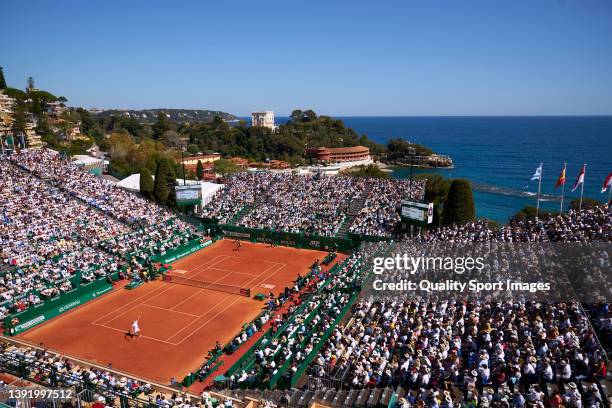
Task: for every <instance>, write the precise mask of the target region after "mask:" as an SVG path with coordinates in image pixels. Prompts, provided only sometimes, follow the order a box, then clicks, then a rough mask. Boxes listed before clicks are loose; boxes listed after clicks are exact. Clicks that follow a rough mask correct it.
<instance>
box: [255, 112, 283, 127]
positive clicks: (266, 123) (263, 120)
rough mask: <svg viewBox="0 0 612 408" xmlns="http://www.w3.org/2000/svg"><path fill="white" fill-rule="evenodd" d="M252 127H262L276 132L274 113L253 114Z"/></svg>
mask: <svg viewBox="0 0 612 408" xmlns="http://www.w3.org/2000/svg"><path fill="white" fill-rule="evenodd" d="M251 126H262V127H267V128H268V129H270V130H272V131H274V130H276V128H277V126H276V124H275V123H274V111H263V112H253V113H252V114H251Z"/></svg>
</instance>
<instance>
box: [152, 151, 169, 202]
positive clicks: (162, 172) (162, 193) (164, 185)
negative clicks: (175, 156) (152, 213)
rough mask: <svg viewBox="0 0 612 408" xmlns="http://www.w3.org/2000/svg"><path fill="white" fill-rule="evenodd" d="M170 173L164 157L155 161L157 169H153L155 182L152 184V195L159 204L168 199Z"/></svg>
mask: <svg viewBox="0 0 612 408" xmlns="http://www.w3.org/2000/svg"><path fill="white" fill-rule="evenodd" d="M169 173H170V167H169V166H168V161H167V160H166V159H161V160H160V161H159V163H157V170H156V171H155V183H154V185H153V197H154V199H155V201H156V202H157V203H159V204H166V201H167V200H168V192H169V191H168V176H169Z"/></svg>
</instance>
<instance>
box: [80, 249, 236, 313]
mask: <svg viewBox="0 0 612 408" xmlns="http://www.w3.org/2000/svg"><path fill="white" fill-rule="evenodd" d="M222 256H225V255H217V256H216V257H214V258H213V259H211V260H209V261H206V262H204V263H203V264H201V265H205V264H207V263H208V262H214V261H215V260H216V259H217V258H219V257H222ZM201 265H200V266H201ZM172 287H173V286H172V285H168V287H167V288H165V289H164V286H163V285H162V286H160V287H159V288H156V289H153V290H152V291H151V292H148V293H145V294H144V295H141V296H138V297H137V298H136V299H134V300H131V301H129V302H128V303H126V304H124V305H122V306H119V307H117V308H114V309H113V310H112V311H111V312H109V313H106V314H104V315H102V316H100V317H98V318H97V319H96V320H94V321H93V322H92V323H94V324H98V323H97V322H98V321H100V320H101V319H103V318H105V317H106V316H108V315H111V314H116V313H117V312H119V311H121V310H122V309H125V308H127V307H128V306H130V305H131V304H132V303H134V302H137V301H138V300H140V299H142V298H145V297H148V296H150V295H151V294H155V295H154V296H152V297H150V298H148V299H146V300H145V301H143V302H140V303H138V304H137V305H134V306H132V307H130V308H127V309H126V310H124V311H123V312H122V313H120V314H116V315H115V316H114V317H113V318H112V319H111V320H109V321H107V322H105V323H106V324H109V323H111V322H112V321H113V320H116V319H117V318H118V317H120V316H123V315H124V314H126V313H127V312H129V311H130V310H134V309H135V308H137V307H138V306H139V305H141V304H142V303H144V302H146V301H149V300H152V299H155V298H156V297H158V296H159V295H161V294H162V293H166V292H167V291H169V290H170V289H172ZM160 289H164V290H162V291H161V292H158V291H159V290H160ZM156 292H157V293H156ZM117 293H119V292H117Z"/></svg>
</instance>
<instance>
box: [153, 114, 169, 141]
mask: <svg viewBox="0 0 612 408" xmlns="http://www.w3.org/2000/svg"><path fill="white" fill-rule="evenodd" d="M152 130H153V138H154V139H158V140H159V139H161V138H162V137H163V136H164V133H166V131H168V130H170V121H169V120H168V118H167V117H166V114H165V113H164V112H159V113H158V114H157V120H156V121H155V123H154V124H153V126H152Z"/></svg>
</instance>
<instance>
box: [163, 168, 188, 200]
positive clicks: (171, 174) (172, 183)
mask: <svg viewBox="0 0 612 408" xmlns="http://www.w3.org/2000/svg"><path fill="white" fill-rule="evenodd" d="M166 160H167V161H168V169H169V171H168V177H167V180H168V198H167V199H166V205H167V206H168V207H170V208H176V173H177V172H176V171H175V169H174V167H173V165H172V164H173V162H172V161H170V160H169V159H166ZM179 168H181V169H182V167H180V166H179ZM183 178H185V176H183Z"/></svg>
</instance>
